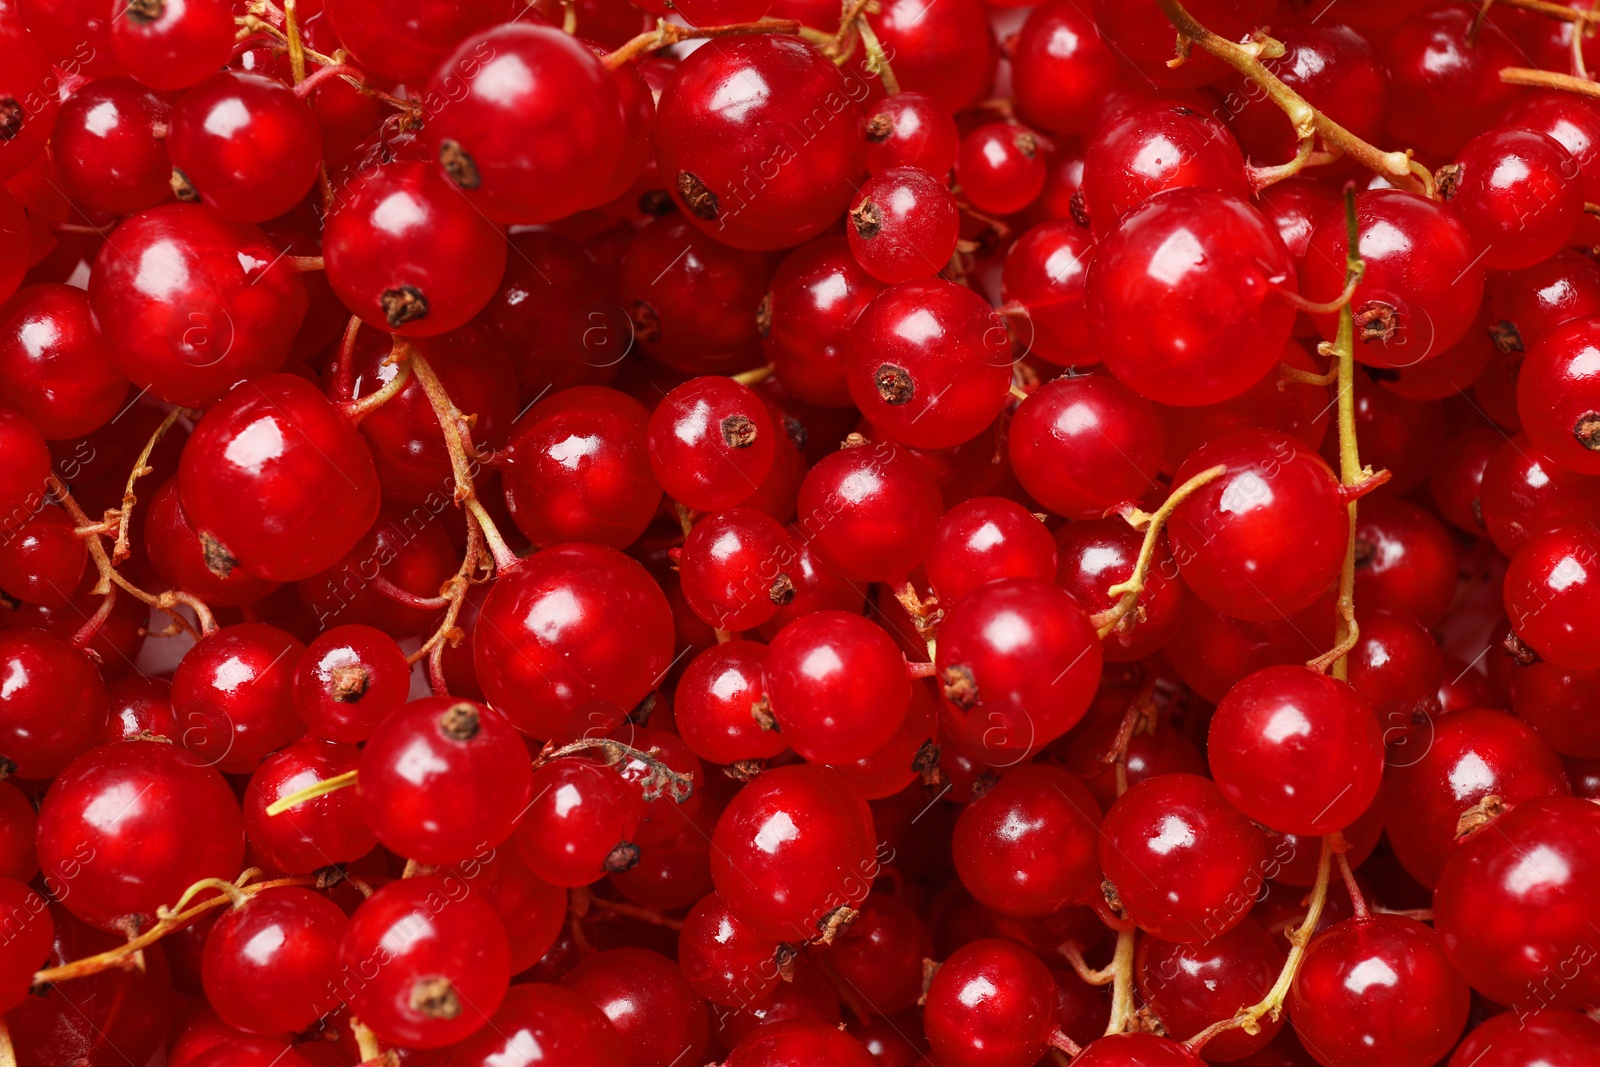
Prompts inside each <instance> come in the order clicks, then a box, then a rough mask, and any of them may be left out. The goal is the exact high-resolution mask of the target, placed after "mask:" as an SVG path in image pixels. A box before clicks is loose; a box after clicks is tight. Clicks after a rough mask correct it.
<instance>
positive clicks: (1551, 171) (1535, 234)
mask: <svg viewBox="0 0 1600 1067" xmlns="http://www.w3.org/2000/svg"><path fill="white" fill-rule="evenodd" d="M1456 163H1457V165H1459V166H1460V167H1461V172H1460V175H1459V177H1458V178H1457V185H1456V191H1455V195H1454V196H1452V197H1451V198H1450V201H1449V204H1450V210H1451V212H1452V213H1453V214H1455V216H1456V217H1457V218H1459V219H1460V220H1461V222H1462V224H1463V225H1464V226H1466V228H1467V231H1468V232H1469V233H1471V234H1472V237H1473V239H1474V240H1475V241H1476V242H1477V244H1478V245H1479V247H1481V248H1484V249H1485V250H1486V251H1485V253H1484V257H1483V262H1484V265H1485V266H1487V267H1490V268H1492V269H1496V270H1516V269H1518V268H1520V267H1531V266H1534V265H1536V264H1539V263H1543V262H1544V261H1545V260H1546V259H1549V258H1550V257H1551V256H1553V255H1555V254H1556V253H1557V252H1559V251H1561V249H1562V248H1563V247H1565V246H1566V245H1567V244H1569V243H1571V240H1572V237H1573V233H1574V231H1575V230H1576V229H1577V227H1578V223H1579V222H1580V221H1581V220H1582V218H1583V184H1582V182H1581V181H1580V180H1579V177H1580V176H1579V173H1578V165H1577V163H1576V162H1575V161H1574V160H1573V158H1572V156H1571V155H1570V154H1568V152H1567V150H1566V149H1565V148H1563V147H1562V146H1561V145H1560V144H1559V143H1558V142H1557V141H1556V140H1555V139H1554V138H1551V137H1548V136H1546V135H1545V134H1542V133H1539V132H1538V131H1536V130H1525V129H1517V128H1514V127H1513V128H1510V129H1494V130H1488V131H1486V132H1484V133H1480V134H1479V135H1478V136H1476V137H1474V138H1473V139H1472V140H1470V141H1468V142H1467V144H1466V146H1465V147H1463V148H1462V149H1461V151H1460V153H1459V154H1458V155H1457V156H1456ZM1512 173H1516V174H1517V175H1518V177H1517V178H1516V179H1514V180H1508V177H1507V176H1508V175H1510V174H1512Z"/></svg>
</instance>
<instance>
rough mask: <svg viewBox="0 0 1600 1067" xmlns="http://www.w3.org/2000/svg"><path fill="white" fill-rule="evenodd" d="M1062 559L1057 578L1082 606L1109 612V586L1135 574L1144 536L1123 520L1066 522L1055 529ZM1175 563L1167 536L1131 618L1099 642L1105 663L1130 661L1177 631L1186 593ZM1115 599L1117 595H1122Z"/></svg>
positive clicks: (1162, 644)
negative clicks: (1178, 579) (1134, 614)
mask: <svg viewBox="0 0 1600 1067" xmlns="http://www.w3.org/2000/svg"><path fill="white" fill-rule="evenodd" d="M1055 541H1056V549H1057V554H1058V557H1059V560H1060V562H1059V563H1058V565H1057V568H1056V576H1055V581H1056V584H1057V585H1059V586H1061V587H1062V588H1063V589H1065V590H1066V591H1067V592H1069V593H1071V594H1072V596H1073V597H1074V598H1075V599H1076V600H1077V601H1078V603H1079V604H1082V605H1083V606H1084V608H1085V609H1086V610H1092V611H1097V612H1098V611H1107V610H1109V609H1110V608H1111V607H1112V605H1113V603H1114V602H1115V601H1114V600H1113V598H1112V597H1111V595H1110V589H1111V587H1112V586H1114V585H1117V584H1119V583H1121V582H1125V581H1127V580H1128V579H1129V578H1131V577H1132V576H1133V569H1134V565H1135V564H1136V563H1137V561H1138V557H1139V550H1140V548H1141V547H1142V546H1143V544H1144V535H1142V534H1141V533H1139V531H1137V530H1135V529H1134V528H1133V527H1132V526H1129V525H1128V524H1127V523H1126V522H1124V521H1123V520H1122V519H1086V520H1083V521H1080V522H1069V523H1067V524H1066V525H1065V526H1062V527H1060V528H1059V529H1058V530H1056V533H1055ZM1177 574H1178V568H1177V564H1176V563H1174V562H1173V559H1172V551H1171V549H1169V548H1168V547H1167V542H1166V539H1165V538H1162V539H1161V540H1159V541H1158V542H1157V545H1156V555H1155V560H1154V563H1153V564H1152V566H1151V568H1150V574H1149V576H1148V577H1147V578H1146V580H1145V586H1144V588H1143V589H1142V590H1141V591H1140V593H1139V606H1138V611H1137V613H1136V617H1135V616H1132V615H1130V616H1125V618H1127V619H1129V620H1130V621H1129V622H1127V623H1125V624H1119V625H1118V627H1117V628H1116V629H1114V630H1113V631H1112V632H1111V633H1110V634H1109V635H1107V637H1106V639H1105V640H1103V641H1102V642H1101V650H1102V654H1103V655H1104V656H1105V660H1106V662H1107V663H1131V662H1134V661H1136V660H1141V659H1144V658H1145V657H1146V656H1148V655H1149V654H1150V653H1152V652H1154V651H1156V650H1157V649H1159V648H1162V647H1164V646H1165V645H1166V644H1167V643H1168V641H1169V640H1171V638H1172V637H1173V635H1174V634H1176V633H1177V632H1178V629H1179V622H1180V620H1181V618H1182V612H1183V605H1184V603H1185V602H1186V600H1187V599H1188V598H1187V597H1186V596H1185V587H1184V584H1183V583H1182V582H1180V581H1177V580H1176V579H1177ZM1116 599H1121V598H1120V597H1118V598H1116Z"/></svg>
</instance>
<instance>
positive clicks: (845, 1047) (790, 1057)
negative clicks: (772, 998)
mask: <svg viewBox="0 0 1600 1067" xmlns="http://www.w3.org/2000/svg"><path fill="white" fill-rule="evenodd" d="M815 1063H827V1064H832V1065H836V1067H877V1061H876V1060H875V1059H874V1058H873V1056H872V1054H871V1053H870V1052H868V1051H867V1050H866V1048H865V1047H864V1046H863V1045H862V1044H861V1042H859V1041H857V1040H856V1039H855V1038H854V1037H851V1036H850V1035H849V1034H847V1033H845V1032H844V1031H843V1030H840V1029H839V1028H838V1027H837V1026H830V1025H828V1024H827V1023H823V1022H816V1021H814V1020H810V1019H805V1020H800V1019H792V1020H785V1021H782V1022H775V1023H768V1024H767V1025H765V1026H762V1027H761V1028H760V1029H758V1030H756V1031H755V1032H754V1033H752V1034H751V1035H750V1036H749V1037H747V1038H745V1039H744V1040H743V1041H740V1042H739V1043H738V1044H737V1045H736V1046H734V1049H733V1051H732V1052H731V1053H729V1054H728V1058H727V1060H725V1061H724V1067H806V1065H807V1064H815Z"/></svg>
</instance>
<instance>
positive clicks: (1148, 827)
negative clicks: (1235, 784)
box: [1099, 774, 1265, 943]
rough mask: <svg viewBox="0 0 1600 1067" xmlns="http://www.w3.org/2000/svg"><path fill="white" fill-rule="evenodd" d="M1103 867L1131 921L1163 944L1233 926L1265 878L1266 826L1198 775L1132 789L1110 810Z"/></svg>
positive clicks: (1105, 827) (1157, 780) (1200, 937)
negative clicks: (1253, 820)
mask: <svg viewBox="0 0 1600 1067" xmlns="http://www.w3.org/2000/svg"><path fill="white" fill-rule="evenodd" d="M1099 847H1100V866H1101V869H1102V870H1104V871H1105V874H1106V879H1107V880H1108V881H1109V882H1111V884H1112V885H1114V886H1115V887H1116V890H1117V896H1118V898H1119V899H1120V900H1121V903H1122V906H1123V908H1125V909H1126V910H1127V913H1128V918H1130V919H1132V920H1133V921H1134V922H1135V923H1137V924H1138V925H1139V927H1140V928H1141V929H1142V930H1144V931H1145V932H1147V933H1149V934H1152V935H1154V936H1155V937H1159V938H1161V939H1162V940H1163V941H1177V942H1181V943H1190V942H1195V941H1209V940H1211V939H1212V938H1214V937H1220V936H1222V935H1223V934H1225V933H1227V932H1228V931H1229V930H1231V929H1233V927H1234V926H1236V925H1238V923H1239V922H1240V921H1241V920H1242V919H1243V918H1244V917H1245V914H1246V913H1247V912H1248V911H1249V909H1250V904H1251V901H1252V898H1253V897H1254V894H1255V893H1256V892H1258V891H1259V888H1260V886H1261V883H1262V879H1263V877H1264V876H1263V874H1262V866H1261V864H1262V858H1263V856H1264V854H1265V845H1264V844H1263V841H1262V836H1261V831H1260V830H1257V829H1256V828H1255V827H1254V826H1252V825H1251V824H1250V822H1249V820H1247V819H1246V818H1245V817H1244V816H1243V815H1241V814H1239V812H1237V811H1236V810H1234V809H1233V808H1232V807H1230V806H1229V804H1228V801H1227V799H1226V798H1225V797H1224V796H1223V795H1222V791H1221V790H1220V789H1218V788H1217V787H1216V786H1215V785H1213V784H1212V783H1211V782H1210V781H1208V780H1207V779H1205V778H1201V777H1200V776H1198V775H1193V774H1163V775H1158V776H1156V777H1154V778H1150V779H1147V780H1145V781H1143V782H1140V783H1139V784H1138V785H1135V786H1130V787H1129V789H1128V791H1127V792H1126V793H1124V794H1122V796H1121V797H1119V798H1117V802H1116V803H1115V804H1113V805H1111V810H1110V811H1108V812H1106V818H1105V822H1104V824H1103V826H1102V836H1101V838H1100V843H1099Z"/></svg>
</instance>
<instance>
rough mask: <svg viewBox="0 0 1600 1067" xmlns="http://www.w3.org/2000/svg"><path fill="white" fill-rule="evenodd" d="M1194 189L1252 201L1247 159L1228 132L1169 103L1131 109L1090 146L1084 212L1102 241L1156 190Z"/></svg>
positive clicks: (1100, 131)
mask: <svg viewBox="0 0 1600 1067" xmlns="http://www.w3.org/2000/svg"><path fill="white" fill-rule="evenodd" d="M1193 187H1198V188H1203V189H1210V190H1212V191H1214V192H1219V193H1227V194H1229V195H1232V196H1236V197H1239V198H1240V199H1245V200H1248V199H1249V198H1250V185H1249V183H1248V182H1247V181H1246V180H1245V166H1244V155H1243V154H1242V153H1241V152H1240V151H1239V145H1238V144H1237V143H1236V142H1235V141H1234V139H1233V135H1232V134H1231V133H1229V132H1228V129H1227V127H1225V126H1223V125H1222V123H1220V122H1218V121H1217V120H1216V119H1215V118H1213V117H1212V116H1210V115H1206V114H1201V113H1199V112H1197V111H1195V110H1193V109H1192V108H1189V107H1186V106H1184V105H1182V104H1177V103H1174V102H1173V101H1171V100H1162V99H1156V100H1150V101H1147V102H1143V103H1140V104H1136V105H1135V106H1133V107H1130V108H1128V109H1127V110H1126V111H1124V112H1122V113H1121V114H1119V115H1117V116H1116V117H1115V118H1113V119H1110V120H1109V121H1107V122H1106V123H1105V124H1104V125H1102V126H1100V127H1099V128H1098V129H1097V130H1095V131H1094V134H1093V137H1092V138H1091V139H1090V141H1089V144H1088V146H1087V147H1086V149H1085V154H1084V165H1083V202H1084V209H1085V210H1086V211H1088V213H1089V224H1090V226H1091V227H1092V228H1093V229H1094V234H1095V236H1096V237H1098V238H1102V239H1103V238H1105V237H1106V236H1107V235H1109V234H1110V233H1111V232H1112V231H1113V230H1115V229H1116V227H1117V224H1118V223H1119V222H1121V221H1122V220H1123V219H1124V218H1126V217H1127V216H1128V215H1129V214H1131V213H1132V212H1133V211H1134V210H1135V209H1137V208H1138V207H1140V206H1141V205H1142V204H1144V203H1146V202H1147V201H1149V199H1150V198H1151V197H1152V196H1155V195H1156V194H1157V193H1159V192H1163V191H1165V190H1168V189H1185V188H1193Z"/></svg>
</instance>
